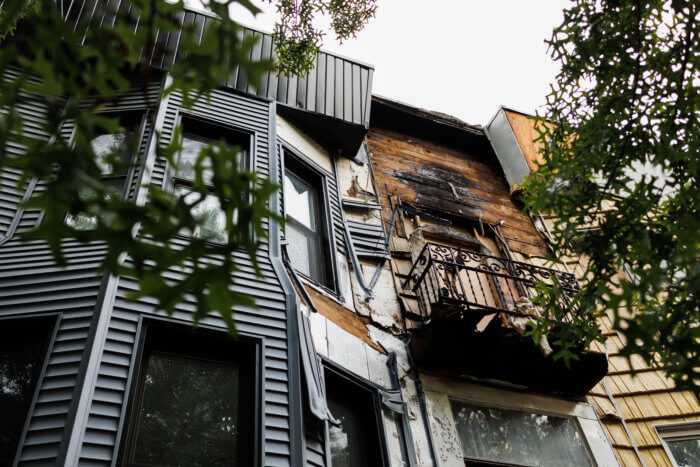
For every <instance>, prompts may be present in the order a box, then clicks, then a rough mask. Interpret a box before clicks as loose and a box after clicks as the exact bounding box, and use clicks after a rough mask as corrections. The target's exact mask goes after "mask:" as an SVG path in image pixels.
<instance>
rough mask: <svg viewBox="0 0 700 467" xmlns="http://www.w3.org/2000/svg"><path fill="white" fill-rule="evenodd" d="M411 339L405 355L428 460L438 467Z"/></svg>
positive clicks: (407, 342)
mask: <svg viewBox="0 0 700 467" xmlns="http://www.w3.org/2000/svg"><path fill="white" fill-rule="evenodd" d="M410 342H411V339H410V338H409V339H408V341H406V344H405V345H406V354H407V355H408V363H409V365H410V367H411V371H412V372H413V373H415V380H414V383H415V385H416V393H417V395H418V405H419V406H420V413H421V418H423V428H424V429H425V436H426V438H427V440H428V450H429V451H430V460H431V461H432V462H433V465H434V466H435V467H440V463H439V462H438V458H437V454H436V453H435V442H434V441H433V433H432V432H431V431H430V423H429V421H428V407H427V405H426V403H425V391H424V390H423V382H422V381H421V380H420V374H419V373H418V371H417V370H416V366H415V364H414V363H413V357H412V356H411V349H410V348H409V344H410Z"/></svg>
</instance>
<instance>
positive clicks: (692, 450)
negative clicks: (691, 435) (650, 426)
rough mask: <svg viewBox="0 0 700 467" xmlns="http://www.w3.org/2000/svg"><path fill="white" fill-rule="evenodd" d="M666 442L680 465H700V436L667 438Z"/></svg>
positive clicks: (693, 466)
mask: <svg viewBox="0 0 700 467" xmlns="http://www.w3.org/2000/svg"><path fill="white" fill-rule="evenodd" d="M666 443H667V444H668V448H669V449H670V450H671V453H672V454H673V459H674V460H675V461H676V464H678V467H697V466H699V465H700V438H698V439H682V440H677V441H672V440H667V441H666Z"/></svg>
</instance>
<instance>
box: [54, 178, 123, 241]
mask: <svg viewBox="0 0 700 467" xmlns="http://www.w3.org/2000/svg"><path fill="white" fill-rule="evenodd" d="M103 185H104V187H105V188H106V189H107V199H114V198H121V196H122V189H123V188H124V186H123V185H124V182H123V181H122V180H105V181H104V182H103ZM95 195H96V194H95V192H94V191H93V190H91V189H89V188H85V189H83V190H82V191H81V192H80V198H81V199H83V200H88V199H89V198H90V197H94V196H95ZM92 212H94V214H88V213H81V214H78V215H75V216H73V215H70V214H69V215H68V216H66V224H68V225H69V226H71V227H73V228H74V229H76V230H91V229H94V228H95V227H96V226H97V218H98V216H99V217H100V219H101V220H102V222H103V223H105V224H109V223H110V222H112V221H113V220H114V219H113V217H114V216H113V215H110V214H108V213H105V212H95V211H94V210H93V211H92Z"/></svg>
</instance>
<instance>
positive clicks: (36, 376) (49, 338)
mask: <svg viewBox="0 0 700 467" xmlns="http://www.w3.org/2000/svg"><path fill="white" fill-rule="evenodd" d="M61 316H62V313H29V314H27V313H21V314H17V315H6V316H0V325H3V326H4V325H6V323H7V322H11V321H25V322H29V321H31V322H32V323H35V322H38V321H42V322H43V325H44V326H45V332H46V336H45V338H44V343H43V347H42V350H41V354H42V355H43V357H41V358H40V359H39V361H38V362H37V363H38V364H37V368H35V369H34V373H33V375H32V382H31V386H32V387H33V390H32V393H31V397H30V398H29V402H28V404H27V405H26V407H25V409H24V410H25V419H24V423H22V424H21V425H20V430H21V431H20V435H19V438H18V440H17V447H16V449H15V452H14V453H12V456H13V457H12V460H13V462H16V461H17V460H18V459H19V456H20V454H21V452H22V447H23V446H24V442H25V440H26V437H27V432H28V430H29V424H30V422H31V420H32V414H33V413H34V407H35V406H36V401H37V399H38V397H39V392H40V391H41V384H40V383H41V382H42V381H43V380H44V375H45V374H46V368H47V366H48V363H49V359H50V358H51V349H52V348H53V345H54V342H55V340H56V334H57V333H58V328H59V324H60V321H61ZM13 465H14V464H13Z"/></svg>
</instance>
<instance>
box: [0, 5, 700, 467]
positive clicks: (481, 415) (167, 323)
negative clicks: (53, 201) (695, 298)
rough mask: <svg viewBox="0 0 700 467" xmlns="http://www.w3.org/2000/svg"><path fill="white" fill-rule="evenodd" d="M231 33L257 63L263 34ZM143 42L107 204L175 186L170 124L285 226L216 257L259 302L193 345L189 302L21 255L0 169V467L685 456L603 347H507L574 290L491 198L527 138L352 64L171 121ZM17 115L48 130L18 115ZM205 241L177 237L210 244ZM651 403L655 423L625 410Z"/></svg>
mask: <svg viewBox="0 0 700 467" xmlns="http://www.w3.org/2000/svg"><path fill="white" fill-rule="evenodd" d="M71 3H72V4H77V3H79V2H71ZM71 8H72V7H71ZM91 11H92V14H94V11H96V9H92V10H91ZM66 14H67V15H69V14H70V11H67V12H66ZM73 14H74V15H75V14H77V15H78V16H80V15H89V14H91V13H90V12H89V9H80V11H79V12H78V13H76V12H73ZM80 19H81V18H77V20H80ZM82 20H89V18H87V19H86V18H82ZM182 21H184V22H188V24H201V28H202V29H204V28H205V27H206V24H207V23H208V22H211V21H216V19H215V18H213V17H211V16H209V15H208V14H206V13H203V12H198V11H195V10H191V11H188V12H187V13H186V14H185V16H184V17H183V18H182ZM247 33H248V34H252V35H257V36H258V37H260V41H259V42H258V46H257V48H256V49H255V50H254V52H253V53H254V54H257V55H256V56H259V57H261V58H265V57H271V56H272V55H271V54H272V39H271V36H269V35H266V34H263V33H260V32H257V31H253V30H249V31H247ZM162 43H163V44H165V45H166V46H165V47H164V48H163V50H162V53H158V54H152V58H151V62H152V63H151V64H152V66H153V69H154V70H155V71H157V73H155V74H156V76H157V78H152V79H151V82H150V84H149V87H148V92H146V93H144V92H143V89H142V88H138V89H134V90H133V92H130V93H127V94H125V95H122V96H119V98H118V99H115V101H114V102H112V103H108V104H106V107H105V110H104V111H105V112H106V113H110V114H111V115H116V116H118V117H119V118H120V121H121V122H123V125H122V126H124V127H125V128H128V129H129V131H131V132H132V133H133V134H135V135H136V136H137V137H138V138H139V141H140V144H139V151H138V154H134V159H133V163H132V165H131V167H132V168H131V169H130V170H129V171H128V173H126V174H122V175H120V176H119V177H118V180H117V181H118V183H120V184H121V185H120V186H121V189H122V196H125V197H131V198H132V199H135V200H137V199H139V198H140V197H143V190H144V187H145V186H146V185H147V184H149V183H155V184H157V185H159V186H161V187H164V188H167V189H171V190H184V191H186V190H187V187H188V183H189V182H190V178H188V177H191V174H189V173H187V171H183V170H182V169H180V170H179V171H178V170H176V169H175V168H174V167H170V166H169V164H168V162H167V161H166V160H164V159H162V158H159V157H157V156H156V147H157V145H167V144H168V143H169V142H170V141H171V139H172V138H173V137H174V134H175V133H174V129H175V127H176V126H177V125H182V129H183V133H182V136H181V137H182V138H183V141H182V142H183V151H182V152H181V154H180V155H179V157H180V161H181V162H182V161H183V160H184V159H182V158H185V157H188V155H191V154H193V153H195V152H196V150H198V149H199V148H200V147H202V145H207V144H214V143H216V142H218V141H220V140H224V141H226V142H229V143H231V144H236V145H238V146H240V147H241V148H243V154H244V157H243V159H244V161H243V162H244V164H245V165H246V167H249V168H251V169H254V170H256V171H257V172H259V173H260V174H262V175H263V176H266V177H269V178H270V179H272V180H274V181H276V182H278V183H279V184H280V185H281V186H282V187H283V188H282V190H281V191H280V193H279V195H278V196H276V197H274V198H273V199H272V200H271V203H272V207H273V208H275V209H276V211H277V212H278V213H279V214H281V215H283V216H284V217H286V219H287V223H286V226H285V228H284V230H283V229H282V228H281V227H280V226H279V225H277V224H276V223H275V222H274V221H272V220H269V221H268V222H267V223H266V227H267V229H268V234H269V241H267V242H266V243H264V244H263V245H262V246H261V248H260V250H259V252H258V261H259V263H260V268H261V270H262V275H261V276H259V275H256V274H255V272H254V270H253V268H252V266H251V265H250V264H247V263H246V260H245V259H244V255H241V256H240V257H237V260H238V261H239V263H240V264H239V266H240V268H239V269H240V272H239V273H237V274H236V276H235V277H234V285H235V286H236V287H238V288H239V290H242V291H245V293H247V294H249V295H250V296H251V297H253V298H254V299H255V301H256V303H257V308H255V309H253V308H246V307H240V308H236V309H235V310H234V312H235V319H236V323H237V328H238V331H239V337H238V338H237V339H235V340H233V339H231V338H230V337H229V335H228V333H227V330H226V324H225V323H224V322H223V321H222V320H221V319H220V318H219V317H218V315H215V314H211V315H210V316H208V317H207V318H206V319H204V320H203V321H202V322H201V323H200V325H199V326H198V328H197V330H196V331H193V329H192V318H191V316H192V313H193V310H194V308H195V305H196V304H194V303H192V302H191V301H189V302H187V301H186V302H184V303H182V304H180V305H179V306H178V308H177V309H176V310H175V313H174V314H172V315H171V316H168V315H166V314H165V313H163V312H162V311H160V310H158V309H157V307H156V306H155V301H154V300H150V299H148V298H143V299H139V300H131V299H129V294H130V292H131V291H133V290H135V284H134V283H133V282H132V281H131V280H130V279H127V278H124V277H116V276H110V275H105V274H101V273H100V272H99V264H100V262H101V258H102V255H103V254H104V247H103V246H101V245H98V244H94V245H91V244H79V243H66V244H65V245H64V251H65V253H66V257H67V260H68V263H67V265H65V266H59V265H57V264H56V263H55V262H54V260H53V257H52V255H51V252H50V250H49V248H48V246H47V245H44V244H42V243H41V242H38V241H34V242H23V241H20V240H19V238H18V234H19V233H21V232H23V231H26V230H28V229H31V228H33V227H34V226H36V225H38V223H40V222H41V220H42V214H41V213H40V212H34V211H29V210H24V209H23V207H22V200H25V199H28V198H30V197H31V196H32V194H33V193H35V192H37V191H38V190H41V189H42V187H41V184H37V183H32V182H29V183H28V184H27V185H26V186H25V187H23V189H18V188H17V186H16V181H17V179H18V177H19V174H18V173H15V172H12V171H10V170H7V169H4V170H2V171H1V172H0V181H1V183H0V336H1V338H0V358H1V360H0V363H2V367H1V368H2V371H3V374H2V386H0V389H2V393H0V396H1V397H2V399H1V400H0V404H2V405H0V417H1V418H2V423H1V425H2V428H1V429H2V430H3V431H2V436H0V441H1V442H2V445H1V446H0V465H234V464H235V465H270V466H273V465H274V466H277V465H295V466H297V465H316V466H325V465H336V466H338V465H340V466H343V465H348V466H360V465H368V466H370V465H371V466H374V465H377V466H380V465H385V466H390V465H391V466H397V465H398V466H400V465H409V466H414V465H425V466H429V465H441V466H448V465H455V466H456V465H465V463H466V464H468V465H492V464H499V463H500V464H504V465H556V466H559V465H599V466H614V465H620V464H622V465H635V464H634V462H636V459H637V458H636V457H635V456H634V455H633V453H634V451H632V454H630V450H632V448H631V446H633V445H635V444H636V446H637V448H638V450H639V451H641V452H642V454H641V457H642V459H643V460H644V462H645V463H646V464H647V465H655V464H658V465H671V461H670V460H669V459H670V457H668V455H667V454H666V452H672V451H673V447H672V443H673V442H674V441H685V440H688V439H691V440H692V439H694V438H693V436H694V435H693V432H692V430H693V429H694V430H695V433H696V434H697V420H698V418H700V417H698V406H697V401H696V400H695V399H693V398H692V395H689V394H686V393H677V392H673V391H672V387H671V386H669V385H668V383H667V382H664V385H663V386H659V385H660V384H661V383H658V385H657V386H653V384H652V383H651V382H649V381H651V379H650V378H652V377H653V378H657V379H662V378H661V376H660V374H658V373H656V372H651V371H649V372H644V374H643V375H639V376H637V377H636V378H633V377H632V376H630V375H629V368H627V367H625V366H624V363H623V362H622V361H621V359H620V358H619V357H616V356H615V352H614V351H613V352H610V356H609V358H608V357H606V352H605V349H581V351H580V360H579V361H578V362H577V363H574V366H572V367H571V368H567V367H566V366H564V365H563V364H562V363H558V362H554V361H553V360H552V358H551V352H552V348H551V346H550V345H549V344H548V343H547V342H546V341H543V342H542V343H541V344H540V345H539V346H538V345H535V344H534V342H533V341H532V340H531V339H530V338H528V337H525V336H524V335H523V334H524V330H525V327H526V325H527V322H528V320H531V319H533V317H534V316H536V314H537V309H536V308H535V307H534V306H532V304H531V303H530V302H529V300H528V297H529V296H531V294H532V292H533V287H534V282H535V281H536V280H544V281H545V282H547V281H549V283H553V281H558V282H559V283H560V284H563V285H564V287H565V289H566V290H567V293H571V294H573V293H575V291H576V290H577V288H578V282H577V278H576V275H575V274H576V272H577V270H574V269H572V270H571V271H555V270H551V269H548V268H547V267H546V265H545V263H544V257H545V256H546V251H547V250H546V248H547V246H546V236H545V235H543V234H542V232H540V230H541V229H538V220H539V221H540V222H543V221H542V220H540V219H538V218H532V217H530V216H529V215H527V214H523V213H522V209H521V206H520V205H519V204H518V202H517V201H516V200H513V199H512V198H511V196H510V190H509V188H510V185H512V184H513V183H512V182H511V179H510V178H509V177H510V176H511V170H510V168H509V167H510V166H509V165H508V164H509V161H508V160H507V159H506V157H511V156H513V154H515V155H517V153H515V152H514V153H512V154H511V153H508V152H507V150H508V149H513V148H515V147H517V148H521V149H520V151H521V153H520V154H521V156H522V154H523V153H526V151H527V150H526V149H524V148H525V147H526V146H525V143H526V140H524V139H518V138H525V137H527V135H523V134H521V133H519V132H518V127H517V125H515V124H510V125H509V126H501V127H498V126H497V123H498V121H499V120H498V118H501V117H500V115H501V113H499V114H497V118H495V119H494V121H492V122H491V123H490V124H489V125H488V126H487V127H486V128H483V127H481V126H472V125H467V124H465V123H463V122H461V121H459V120H457V119H455V118H453V117H450V116H446V115H443V114H438V113H435V112H428V111H425V110H422V109H417V108H415V107H411V106H409V105H405V104H402V103H399V102H394V101H391V100H388V99H384V98H381V97H378V96H374V97H372V95H371V91H372V74H373V68H372V67H371V66H369V65H366V64H363V63H361V62H358V61H353V60H350V59H346V58H343V57H339V56H336V55H333V54H328V53H321V54H319V56H318V57H317V58H316V63H315V67H314V69H313V70H312V71H311V72H310V73H309V74H308V75H306V76H304V77H291V78H285V77H278V76H277V75H276V74H275V73H269V74H266V75H264V76H263V77H262V78H261V80H260V82H259V83H256V84H257V85H256V86H255V87H253V86H250V84H251V83H248V82H247V79H246V77H245V76H244V75H242V74H234V75H232V76H231V78H230V79H229V81H228V82H227V83H225V84H224V85H223V86H222V87H221V88H220V89H219V90H217V91H215V92H213V93H212V94H211V95H210V96H208V98H207V99H201V100H198V101H197V102H195V104H194V105H193V106H187V107H185V106H183V103H182V96H180V95H178V94H171V95H169V96H168V97H166V98H164V99H160V98H159V95H160V94H159V91H160V89H162V87H163V86H166V85H167V83H168V80H169V77H168V68H169V67H170V66H171V65H172V63H174V61H175V60H176V59H177V53H178V51H177V40H175V38H173V40H171V38H170V37H165V38H163V40H162ZM14 72H16V70H13V69H8V70H6V73H7V74H8V75H11V74H12V73H14ZM20 111H21V112H25V114H26V115H27V116H30V117H32V118H28V119H27V121H29V122H31V121H37V122H40V121H41V118H43V116H44V115H45V108H44V107H43V106H42V103H41V102H39V101H36V100H34V101H32V100H28V101H27V104H26V106H24V107H23V108H22V109H20ZM499 112H502V111H499ZM504 115H506V114H504ZM506 116H507V115H506ZM147 117H149V118H147ZM151 122H153V123H151ZM521 123H522V122H521ZM508 128H510V131H511V134H513V135H515V136H514V138H516V139H513V140H508V139H507V138H504V137H503V134H505V135H506V136H507V135H508V133H507V132H501V133H499V131H500V130H503V129H508ZM25 131H27V130H25ZM28 131H29V133H30V134H32V135H33V136H34V137H37V138H41V137H43V135H42V132H41V125H40V124H39V123H37V124H36V128H33V127H31V126H30V127H29V128H28ZM32 132H33V133H32ZM72 133H73V129H72V126H71V124H70V122H66V123H65V124H64V126H63V135H64V137H65V138H66V139H67V140H70V138H71V137H72ZM156 135H158V136H159V138H156ZM110 137H111V136H110V135H100V136H99V137H98V138H103V139H105V140H106V141H107V142H109V141H110V140H109V138H110ZM503 141H506V143H507V144H510V146H507V144H506V146H503V145H502V143H503ZM504 147H505V148H506V149H504ZM17 151H18V152H17V154H21V151H20V150H19V149H18V150H17ZM504 151H505V152H504ZM513 157H515V156H513ZM522 157H523V160H524V161H525V162H527V160H528V159H527V158H526V156H522ZM516 162H522V161H516ZM184 165H185V164H180V166H184ZM521 175H522V174H521ZM68 221H69V222H75V221H76V220H75V219H73V220H70V219H69V220H68ZM545 221H546V220H545ZM213 222H214V223H213V224H212V225H211V226H209V227H210V228H208V230H207V232H204V230H203V231H202V232H200V233H199V235H202V236H204V235H209V236H210V237H209V238H211V240H212V241H216V235H217V225H216V223H215V221H213ZM182 241H183V242H186V241H187V237H184V236H183V238H182ZM127 260H128V259H127ZM171 273H172V274H173V276H178V275H182V274H185V272H184V271H179V270H173V271H171ZM562 300H563V302H562V306H563V307H566V306H567V303H566V297H565V298H563V299H562ZM572 312H575V311H573V310H572ZM601 324H602V325H603V326H604V329H609V323H608V328H605V323H601ZM608 336H609V340H612V339H614V338H615V336H614V335H613V334H612V333H610V332H609V333H608ZM606 374H607V375H608V376H607V377H606V378H605V380H603V378H604V377H605V375H606ZM640 378H641V379H640ZM606 380H607V381H609V383H608V385H609V386H613V387H614V389H612V390H611V389H610V388H609V387H608V385H604V384H603V383H602V381H606ZM642 380H643V381H645V382H646V383H645V384H646V385H645V386H643V387H639V388H637V387H636V386H635V387H633V386H631V385H632V384H638V383H636V382H637V381H642ZM611 392H612V395H610V393H611ZM666 396H669V397H672V398H673V400H674V401H675V402H674V403H675V404H676V408H677V411H676V412H674V411H673V410H671V409H667V408H664V409H663V412H662V411H661V409H659V412H658V414H646V413H642V414H638V415H639V416H637V415H635V414H637V412H635V410H637V411H639V410H642V408H641V404H642V402H640V401H643V400H647V399H649V400H651V399H653V400H651V402H650V404H652V405H653V406H654V407H659V406H660V405H661V404H664V401H665V399H664V397H666ZM650 398H651V399H650ZM681 401H685V405H681ZM633 404H638V405H633ZM611 407H612V408H611ZM643 410H646V409H643ZM674 410H676V409H674ZM625 420H626V421H627V422H626V423H623V422H624V421H625ZM678 421H684V422H686V423H685V424H673V423H672V422H678ZM623 425H624V426H623ZM625 429H626V430H627V432H626V433H627V434H626V435H624V433H625V431H624V430H625ZM652 429H655V430H656V431H655V432H653V431H651V430H652ZM621 430H622V431H621ZM635 430H636V431H635ZM645 430H646V431H645ZM674 430H675V431H674ZM655 433H656V436H657V438H653V439H652V438H648V437H649V436H654V435H655ZM625 436H627V437H625ZM659 436H660V438H659ZM662 439H664V440H666V441H662ZM645 442H647V444H645ZM663 448H665V449H666V451H663V450H662V449H663ZM691 449H692V446H691ZM663 456H666V457H663Z"/></svg>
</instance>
